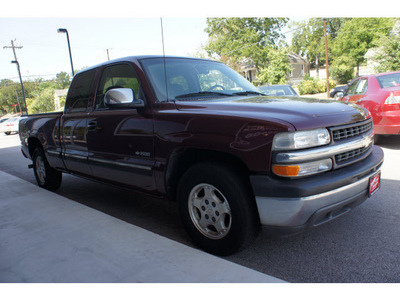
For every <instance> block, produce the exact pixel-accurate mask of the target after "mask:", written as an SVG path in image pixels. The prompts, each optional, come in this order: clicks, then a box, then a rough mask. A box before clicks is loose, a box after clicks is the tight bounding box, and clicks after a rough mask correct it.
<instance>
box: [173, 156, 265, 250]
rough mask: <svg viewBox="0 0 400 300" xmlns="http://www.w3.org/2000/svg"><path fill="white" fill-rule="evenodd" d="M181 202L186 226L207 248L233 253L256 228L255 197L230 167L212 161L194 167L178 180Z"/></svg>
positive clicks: (204, 247)
mask: <svg viewBox="0 0 400 300" xmlns="http://www.w3.org/2000/svg"><path fill="white" fill-rule="evenodd" d="M178 204H179V212H180V215H181V219H182V223H183V225H184V227H185V229H186V230H187V232H188V233H189V235H190V236H191V238H192V239H193V241H194V243H195V244H196V245H198V246H199V247H200V248H202V249H204V250H206V251H207V252H210V253H213V254H216V255H230V254H233V253H234V252H237V251H239V250H241V249H243V248H244V247H245V246H246V245H248V243H249V242H250V241H251V240H252V239H253V238H254V237H255V234H256V232H257V228H258V222H257V220H258V218H257V214H256V208H255V202H254V197H252V196H251V192H250V190H249V188H248V187H247V186H246V184H245V182H244V181H243V180H242V178H241V177H240V176H239V175H238V173H237V172H235V171H233V170H232V169H230V168H228V167H225V166H222V165H218V164H211V163H201V164H198V165H195V166H193V167H191V168H190V169H189V170H188V171H187V172H186V173H185V174H184V175H183V177H182V179H181V181H180V183H179V187H178Z"/></svg>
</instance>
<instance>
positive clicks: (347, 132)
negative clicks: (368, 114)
mask: <svg viewBox="0 0 400 300" xmlns="http://www.w3.org/2000/svg"><path fill="white" fill-rule="evenodd" d="M371 129H372V120H370V121H368V122H367V123H363V124H359V125H355V124H353V125H350V126H348V127H341V128H335V129H333V130H332V136H333V140H334V141H341V140H344V139H348V138H351V137H354V136H358V135H361V134H363V133H366V132H368V131H370V130H371Z"/></svg>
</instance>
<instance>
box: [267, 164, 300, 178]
mask: <svg viewBox="0 0 400 300" xmlns="http://www.w3.org/2000/svg"><path fill="white" fill-rule="evenodd" d="M272 170H273V171H274V173H275V174H276V175H280V176H285V177H287V176H290V177H292V176H297V175H298V174H299V170H300V166H273V168H272Z"/></svg>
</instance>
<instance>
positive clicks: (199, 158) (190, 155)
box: [166, 149, 252, 201]
mask: <svg viewBox="0 0 400 300" xmlns="http://www.w3.org/2000/svg"><path fill="white" fill-rule="evenodd" d="M206 161H207V162H215V163H218V164H221V165H224V166H226V167H228V168H230V169H232V170H234V171H236V172H238V173H240V174H243V179H244V180H245V182H246V184H247V185H248V186H249V188H250V190H251V191H252V189H251V185H250V180H249V175H250V171H249V169H248V168H247V166H246V165H245V164H244V163H243V162H242V161H241V160H240V159H239V158H237V157H236V156H234V155H232V154H229V153H225V152H219V151H211V150H202V149H184V150H180V151H176V152H174V153H172V154H171V156H170V158H169V161H168V165H167V172H166V189H167V196H168V199H171V200H173V201H175V198H176V192H177V186H178V183H179V180H180V178H181V177H182V175H183V174H184V173H185V172H186V170H187V169H189V168H190V167H191V166H193V165H195V164H197V163H200V162H206Z"/></svg>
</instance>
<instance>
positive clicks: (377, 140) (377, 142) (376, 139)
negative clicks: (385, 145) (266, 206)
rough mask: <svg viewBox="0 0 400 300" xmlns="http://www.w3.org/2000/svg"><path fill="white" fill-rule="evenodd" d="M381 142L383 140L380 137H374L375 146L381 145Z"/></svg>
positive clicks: (376, 135)
mask: <svg viewBox="0 0 400 300" xmlns="http://www.w3.org/2000/svg"><path fill="white" fill-rule="evenodd" d="M380 140H381V139H380V135H378V134H375V135H374V144H375V145H377V144H379V141H380Z"/></svg>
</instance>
